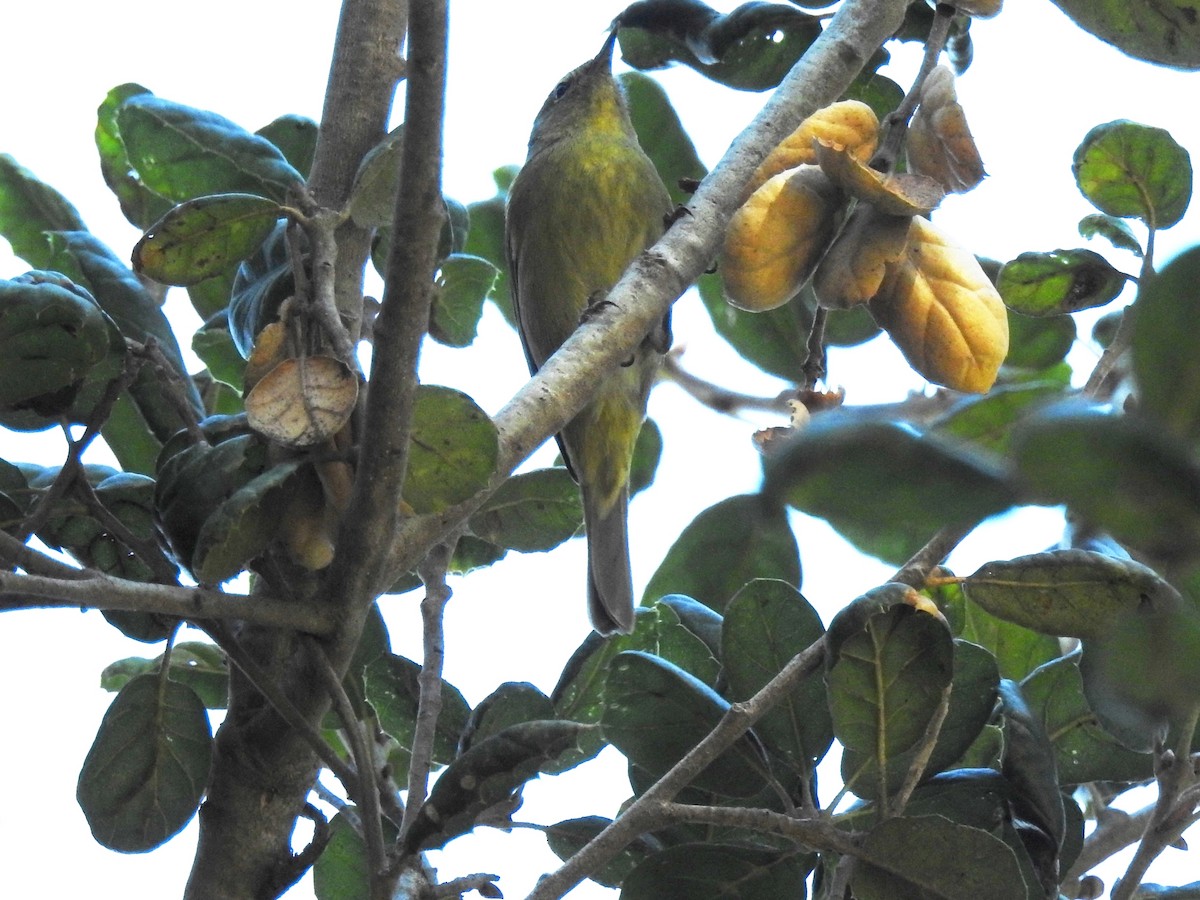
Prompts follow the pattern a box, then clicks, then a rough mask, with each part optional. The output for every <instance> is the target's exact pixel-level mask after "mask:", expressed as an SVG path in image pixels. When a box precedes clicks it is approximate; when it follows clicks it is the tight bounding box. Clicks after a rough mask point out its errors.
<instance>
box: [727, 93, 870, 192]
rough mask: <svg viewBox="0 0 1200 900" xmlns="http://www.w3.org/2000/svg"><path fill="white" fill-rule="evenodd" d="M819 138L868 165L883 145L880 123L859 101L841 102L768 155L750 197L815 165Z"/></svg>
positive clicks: (824, 109) (749, 189) (751, 186)
mask: <svg viewBox="0 0 1200 900" xmlns="http://www.w3.org/2000/svg"><path fill="white" fill-rule="evenodd" d="M818 138H819V139H821V140H824V141H829V142H830V143H835V144H839V145H840V146H842V147H845V148H846V150H847V152H849V153H850V154H852V155H853V156H854V158H855V159H858V160H859V161H861V162H866V161H867V160H869V159H870V158H871V155H872V154H873V153H874V152H875V148H876V147H877V146H878V144H879V119H877V118H876V117H875V112H874V111H873V110H872V109H871V107H869V106H867V104H865V103H863V102H861V101H859V100H840V101H838V102H837V103H831V104H830V105H829V106H825V107H822V108H821V109H818V110H817V111H816V112H815V113H813V114H812V115H811V116H809V117H808V118H807V119H805V120H804V121H803V122H801V123H800V126H799V127H798V128H797V129H796V130H795V131H793V132H792V133H791V134H790V135H788V136H787V137H786V138H784V139H783V140H782V141H780V142H779V144H778V146H776V147H775V149H774V150H772V151H771V152H770V153H769V154H768V155H767V158H766V159H765V160H763V162H762V165H760V166H759V167H758V170H757V171H756V172H755V173H754V177H753V178H751V179H750V183H749V185H747V187H746V194H747V195H749V194H752V193H753V192H754V191H756V190H758V188H759V187H761V186H762V185H763V184H765V183H766V182H767V181H768V180H769V179H770V178H773V177H774V176H776V175H778V174H779V173H780V172H784V171H787V170H788V169H794V168H796V166H802V165H815V164H816V162H817V153H816V150H815V149H813V142H814V141H816V140H817V139H818Z"/></svg>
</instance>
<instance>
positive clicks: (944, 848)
mask: <svg viewBox="0 0 1200 900" xmlns="http://www.w3.org/2000/svg"><path fill="white" fill-rule="evenodd" d="M862 850H863V856H862V857H861V858H860V859H859V860H858V863H857V865H855V867H854V869H853V870H852V872H851V875H850V889H851V890H852V891H853V892H854V896H855V897H856V898H857V900H896V898H897V897H904V898H905V900H1015V898H1024V897H1026V896H1028V889H1027V888H1026V886H1025V879H1024V878H1023V877H1022V875H1021V867H1020V864H1019V863H1018V862H1017V857H1016V855H1015V854H1014V853H1013V851H1012V849H1011V848H1009V847H1008V845H1007V844H1005V843H1004V841H1002V840H1000V839H999V838H996V837H993V836H992V835H990V834H988V833H987V832H986V831H981V830H980V829H978V828H968V827H967V826H965V825H957V824H955V823H953V822H951V821H950V820H949V819H946V818H943V817H942V816H913V817H907V816H899V817H896V818H892V819H888V820H887V821H885V822H882V823H880V824H879V825H878V826H876V827H875V828H873V829H872V830H871V831H870V832H869V833H868V834H867V836H866V838H865V839H864V841H863V844H862Z"/></svg>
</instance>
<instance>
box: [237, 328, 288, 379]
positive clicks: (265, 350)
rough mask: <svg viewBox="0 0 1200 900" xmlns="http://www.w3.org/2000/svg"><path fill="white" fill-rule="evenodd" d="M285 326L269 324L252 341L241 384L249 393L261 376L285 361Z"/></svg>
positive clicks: (286, 353)
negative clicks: (252, 347) (251, 348)
mask: <svg viewBox="0 0 1200 900" xmlns="http://www.w3.org/2000/svg"><path fill="white" fill-rule="evenodd" d="M287 355H288V352H287V326H285V325H284V324H283V323H282V322H271V323H270V324H269V325H267V326H266V327H265V328H263V330H262V331H260V332H259V333H258V337H256V338H255V339H254V349H253V350H251V351H250V358H249V359H248V360H246V371H245V373H244V374H243V375H242V383H243V384H244V385H245V386H246V392H247V393H249V391H250V390H251V389H252V388H253V387H254V386H255V385H256V384H258V383H259V382H260V381H262V379H263V376H264V375H266V374H267V373H268V372H270V371H271V370H272V369H274V368H275V367H276V366H277V365H279V364H280V363H281V362H283V361H284V360H285V359H287Z"/></svg>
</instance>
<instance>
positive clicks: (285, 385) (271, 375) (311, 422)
mask: <svg viewBox="0 0 1200 900" xmlns="http://www.w3.org/2000/svg"><path fill="white" fill-rule="evenodd" d="M357 399H358V379H357V378H356V377H355V375H354V373H353V372H352V371H350V368H349V367H348V366H346V365H345V363H343V362H341V361H340V360H336V359H333V358H332V357H329V356H309V357H299V358H294V359H286V360H284V361H283V362H281V363H280V364H279V365H277V366H276V367H275V368H274V369H272V370H271V371H270V372H268V373H267V374H266V375H265V376H263V378H262V379H261V380H260V381H259V382H258V384H256V385H255V386H254V389H253V390H251V391H250V393H249V394H248V395H247V396H246V415H247V418H248V420H249V423H250V427H251V428H253V429H254V430H255V431H257V432H258V433H259V434H261V435H262V436H263V437H265V438H267V439H268V440H271V441H275V442H276V443H279V444H284V445H287V446H289V447H311V446H313V445H314V444H319V443H321V442H322V441H326V440H329V438H331V437H332V436H333V435H335V434H336V433H337V432H338V431H340V430H341V428H342V426H343V425H345V424H346V422H347V420H349V418H350V413H351V412H352V411H353V410H354V404H355V402H356V400H357Z"/></svg>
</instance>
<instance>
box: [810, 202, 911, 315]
mask: <svg viewBox="0 0 1200 900" xmlns="http://www.w3.org/2000/svg"><path fill="white" fill-rule="evenodd" d="M909 221H910V219H909V217H908V216H889V215H887V214H886V213H881V212H880V211H879V210H877V209H876V208H875V207H873V206H871V205H870V204H868V203H860V204H859V205H858V206H857V207H856V208H855V210H854V212H852V213H851V214H850V218H849V219H847V220H846V224H845V226H843V228H842V230H841V232H840V233H839V234H838V236H837V237H836V238H834V240H833V243H832V244H830V245H829V249H828V250H826V251H825V255H824V256H822V257H821V262H820V263H819V264H818V265H817V271H816V272H814V273H813V284H812V286H813V291H814V293H816V295H817V302H818V303H820V304H821V305H822V306H824V307H825V308H826V309H849V308H850V307H852V306H857V305H859V304H860V303H866V302H867V301H868V300H870V299H871V298H872V297H874V296H875V295H876V294H877V293H878V292H879V286H880V285H881V284H883V278H884V274H885V273H886V271H887V267H888V265H889V264H891V263H894V262H896V261H897V260H899V259H900V257H901V256H902V255H903V254H904V248H905V247H907V246H908V223H909Z"/></svg>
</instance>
